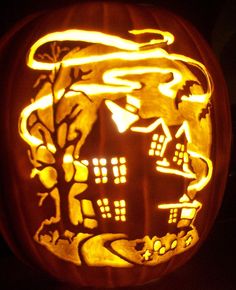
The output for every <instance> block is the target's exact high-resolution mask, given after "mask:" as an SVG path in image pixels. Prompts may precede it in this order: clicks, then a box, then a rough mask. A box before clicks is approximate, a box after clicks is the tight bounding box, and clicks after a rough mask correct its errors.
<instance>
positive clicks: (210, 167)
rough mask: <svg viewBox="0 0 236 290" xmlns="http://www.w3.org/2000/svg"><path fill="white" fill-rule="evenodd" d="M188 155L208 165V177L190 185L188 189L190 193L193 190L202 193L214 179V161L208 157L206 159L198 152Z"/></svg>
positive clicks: (190, 152) (191, 152)
mask: <svg viewBox="0 0 236 290" xmlns="http://www.w3.org/2000/svg"><path fill="white" fill-rule="evenodd" d="M188 153H189V155H190V156H191V157H193V158H198V159H201V160H203V161H204V162H205V163H206V165H207V174H206V176H204V177H202V178H201V179H200V180H197V182H196V183H193V184H190V185H189V186H188V188H187V190H188V192H190V191H192V190H196V191H200V190H202V189H203V188H204V187H205V186H206V185H207V184H208V183H209V181H210V179H211V177H212V173H213V165H212V161H211V160H210V159H209V158H207V157H205V156H203V155H201V154H199V153H197V152H193V151H188Z"/></svg>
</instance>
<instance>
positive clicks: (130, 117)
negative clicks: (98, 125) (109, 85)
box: [105, 100, 139, 133]
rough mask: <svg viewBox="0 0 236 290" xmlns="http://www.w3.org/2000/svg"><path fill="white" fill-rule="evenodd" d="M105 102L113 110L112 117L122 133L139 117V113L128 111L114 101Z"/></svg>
mask: <svg viewBox="0 0 236 290" xmlns="http://www.w3.org/2000/svg"><path fill="white" fill-rule="evenodd" d="M105 103H106V106H107V107H108V109H109V110H110V111H111V112H112V119H113V120H114V122H115V123H116V125H117V128H118V131H119V132H120V133H123V132H125V131H126V130H127V129H128V128H129V127H130V126H131V125H132V124H133V123H135V122H136V121H137V120H138V119H139V117H138V115H135V114H133V113H131V112H128V111H126V110H125V109H123V108H121V107H120V106H118V105H117V104H116V103H114V102H112V101H109V100H106V101H105Z"/></svg>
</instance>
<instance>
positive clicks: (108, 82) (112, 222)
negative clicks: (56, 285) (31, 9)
mask: <svg viewBox="0 0 236 290" xmlns="http://www.w3.org/2000/svg"><path fill="white" fill-rule="evenodd" d="M0 63H1V79H2V84H3V85H2V86H1V96H2V100H3V107H2V113H1V115H2V117H3V120H2V122H1V126H2V129H3V133H2V138H3V140H2V142H1V147H2V154H4V160H3V162H2V169H3V170H2V174H1V175H2V177H1V178H2V183H3V190H2V192H1V231H2V233H3V235H4V236H5V238H6V240H7V241H8V242H9V244H10V246H11V247H12V249H13V250H14V251H15V253H16V254H17V255H18V256H20V257H22V258H23V259H24V260H26V261H28V262H30V263H31V264H33V265H37V266H39V267H40V268H42V269H44V270H46V271H47V272H49V273H50V274H51V275H53V276H55V277H58V278H59V279H62V277H63V279H64V280H65V281H68V282H71V283H74V284H76V285H85V286H91V285H92V286H109V287H111V286H116V287H118V286H126V285H135V284H142V283H146V282H148V281H150V280H153V279H158V278H160V277H161V276H162V275H163V274H166V273H168V272H170V271H172V270H174V269H175V268H176V267H178V266H179V265H181V264H183V263H184V262H186V261H187V260H188V259H189V258H190V257H191V256H192V255H193V253H195V252H196V250H197V249H198V248H199V245H200V244H201V243H202V241H203V240H204V239H205V238H206V235H207V233H208V232H209V230H210V227H211V225H212V223H213V221H214V219H215V216H216V214H217V210H218V208H219V206H220V203H221V199H222V194H223V190H224V184H225V180H226V174H227V167H228V161H229V147H230V121H229V120H230V117H229V106H228V99H227V94H226V88H225V84H224V80H223V78H222V75H221V72H220V70H219V67H218V65H217V63H216V61H215V59H214V57H213V55H212V53H211V51H210V50H209V48H208V46H207V45H206V43H205V42H204V40H203V39H202V38H201V37H200V36H199V34H198V33H197V32H196V30H195V29H194V28H192V27H191V25H190V24H189V23H187V22H185V21H184V20H183V19H180V18H178V17H177V16H175V15H173V14H172V13H170V12H167V11H165V10H161V9H158V8H153V7H142V6H140V7H139V6H132V5H127V4H121V3H108V2H106V3H99V2H96V3H80V4H76V5H74V6H72V7H69V8H64V9H61V10H60V9H59V10H56V11H53V12H50V13H42V14H38V15H36V16H34V17H31V18H28V19H26V20H25V22H23V23H21V25H20V24H19V25H18V26H16V27H15V29H13V30H12V32H11V33H10V34H9V35H6V36H5V38H3V40H2V44H1V62H0Z"/></svg>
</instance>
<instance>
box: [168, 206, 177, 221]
mask: <svg viewBox="0 0 236 290" xmlns="http://www.w3.org/2000/svg"><path fill="white" fill-rule="evenodd" d="M177 216H178V209H177V208H172V209H171V210H170V216H169V220H168V223H169V224H172V223H177Z"/></svg>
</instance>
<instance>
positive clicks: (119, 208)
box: [114, 199, 126, 222]
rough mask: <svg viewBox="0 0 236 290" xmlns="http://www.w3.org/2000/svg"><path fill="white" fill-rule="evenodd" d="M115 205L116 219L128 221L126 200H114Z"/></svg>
mask: <svg viewBox="0 0 236 290" xmlns="http://www.w3.org/2000/svg"><path fill="white" fill-rule="evenodd" d="M114 206H115V220H116V221H121V222H125V221H126V202H125V200H123V199H122V200H116V201H114Z"/></svg>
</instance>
